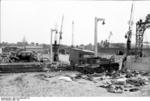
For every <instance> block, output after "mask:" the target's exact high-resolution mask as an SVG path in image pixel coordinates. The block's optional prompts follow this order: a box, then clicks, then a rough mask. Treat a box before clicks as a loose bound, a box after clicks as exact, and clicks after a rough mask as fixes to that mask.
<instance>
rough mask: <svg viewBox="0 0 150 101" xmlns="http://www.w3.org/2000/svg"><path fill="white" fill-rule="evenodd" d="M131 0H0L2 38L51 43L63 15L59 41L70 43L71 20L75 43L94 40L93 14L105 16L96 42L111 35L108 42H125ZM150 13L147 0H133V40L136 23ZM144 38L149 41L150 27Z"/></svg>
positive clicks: (7, 40)
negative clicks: (51, 33)
mask: <svg viewBox="0 0 150 101" xmlns="http://www.w3.org/2000/svg"><path fill="white" fill-rule="evenodd" d="M131 4H132V1H84V0H82V1H75V0H74V1H68V0H63V1H61V0H60V1H58V0H57V1H52V0H2V2H1V30H2V31H1V36H2V37H1V39H2V41H4V42H10V43H15V42H18V41H22V39H23V37H24V36H25V37H26V40H27V41H28V42H29V43H30V42H38V43H47V44H49V43H50V29H51V28H54V27H55V25H56V23H57V25H58V30H59V29H60V24H61V19H62V15H64V22H63V35H62V44H67V45H71V40H72V21H73V20H74V44H75V45H77V44H78V45H79V44H89V43H92V44H93V43H94V17H99V18H105V20H106V21H105V23H106V24H105V25H102V22H98V42H100V41H101V40H105V39H107V38H108V36H109V34H110V31H111V32H112V33H113V35H112V36H111V38H110V41H111V42H114V43H116V42H122V43H126V39H125V38H124V36H125V33H126V32H127V31H128V21H129V19H130V11H131ZM149 13H150V1H134V14H133V15H134V19H133V21H134V25H133V34H134V35H133V37H132V43H134V42H135V24H136V21H138V20H139V19H140V18H141V19H144V18H145V17H146V15H147V14H149ZM144 40H146V41H150V30H147V31H146V32H145V36H144Z"/></svg>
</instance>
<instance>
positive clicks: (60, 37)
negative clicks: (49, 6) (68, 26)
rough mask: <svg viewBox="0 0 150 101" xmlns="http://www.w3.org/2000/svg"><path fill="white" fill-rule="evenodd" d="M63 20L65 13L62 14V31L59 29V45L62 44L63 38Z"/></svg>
mask: <svg viewBox="0 0 150 101" xmlns="http://www.w3.org/2000/svg"><path fill="white" fill-rule="evenodd" d="M63 21H64V15H63V16H62V20H61V26H60V31H59V35H60V36H59V45H60V44H61V40H62V33H63V32H62V28H63Z"/></svg>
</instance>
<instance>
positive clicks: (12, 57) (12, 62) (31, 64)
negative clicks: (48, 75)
mask: <svg viewBox="0 0 150 101" xmlns="http://www.w3.org/2000/svg"><path fill="white" fill-rule="evenodd" d="M44 65H45V64H44V63H43V62H40V61H39V59H38V57H37V54H36V53H35V52H33V51H25V50H19V51H11V52H9V54H7V55H1V63H0V72H32V71H35V72H36V71H43V67H45V66H44Z"/></svg>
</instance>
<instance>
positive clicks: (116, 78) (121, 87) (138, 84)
mask: <svg viewBox="0 0 150 101" xmlns="http://www.w3.org/2000/svg"><path fill="white" fill-rule="evenodd" d="M145 74H146V73H144V75H143V73H140V72H137V71H127V72H116V73H112V74H111V73H100V74H97V73H96V74H82V73H79V74H77V75H75V76H67V77H70V78H71V79H72V81H77V80H79V79H85V80H88V81H90V82H93V83H97V84H99V83H100V84H99V86H97V87H102V88H105V89H106V90H107V91H108V92H111V93H124V92H135V91H139V90H140V89H141V88H142V87H143V86H144V85H148V84H149V81H150V80H149V74H147V75H145Z"/></svg>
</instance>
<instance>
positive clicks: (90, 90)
mask: <svg viewBox="0 0 150 101" xmlns="http://www.w3.org/2000/svg"><path fill="white" fill-rule="evenodd" d="M74 74H76V72H49V73H41V72H40V73H16V74H15V73H13V74H10V73H9V74H6V73H5V74H0V96H16V97H17V96H19V97H50V96H63V97H64V96H68V97H70V96H74V97H78V96H149V95H150V85H147V86H145V87H143V88H142V89H141V90H140V91H137V92H125V93H122V94H115V93H109V92H107V91H106V89H104V88H101V87H98V86H99V85H100V83H101V81H99V82H97V83H95V82H92V81H89V80H85V79H78V80H73V81H65V80H61V79H59V78H60V76H63V75H74Z"/></svg>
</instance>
